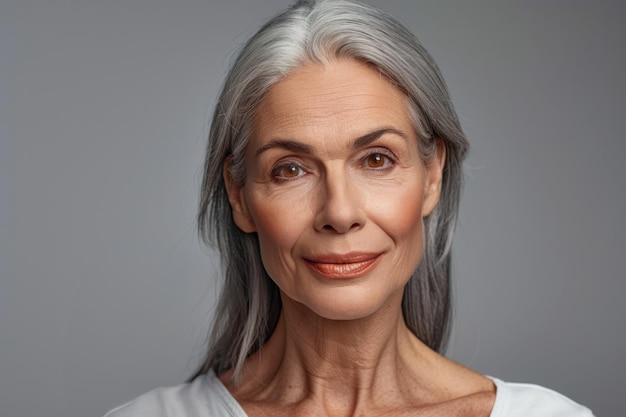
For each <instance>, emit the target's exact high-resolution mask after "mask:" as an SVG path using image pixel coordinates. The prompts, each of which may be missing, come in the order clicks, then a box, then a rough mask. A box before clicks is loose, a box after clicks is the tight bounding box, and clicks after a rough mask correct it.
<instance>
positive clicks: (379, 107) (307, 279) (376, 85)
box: [225, 60, 444, 319]
mask: <svg viewBox="0 0 626 417" xmlns="http://www.w3.org/2000/svg"><path fill="white" fill-rule="evenodd" d="M443 160H444V151H443V147H439V152H438V154H437V156H436V157H435V158H434V159H433V161H432V162H429V163H428V164H427V165H425V164H424V163H423V162H422V161H421V159H420V156H419V153H418V149H417V138H416V133H415V131H414V128H413V126H412V123H411V120H410V117H409V113H408V110H407V99H406V97H405V96H404V95H403V93H401V92H400V91H399V90H398V89H396V88H395V87H394V86H392V85H391V84H390V83H389V81H388V80H387V79H386V78H385V77H384V76H382V75H381V74H379V73H378V72H377V71H375V70H373V69H372V68H370V67H368V66H366V65H364V64H361V63H358V62H356V61H352V60H337V61H333V62H331V63H328V64H325V65H324V66H321V65H317V64H309V65H307V66H304V67H303V68H302V69H300V70H298V71H297V72H295V73H294V74H292V75H289V76H288V77H286V78H284V79H283V80H282V81H280V82H279V83H277V84H276V85H275V86H273V87H272V88H271V89H270V90H269V92H268V94H267V95H266V96H265V98H264V99H263V101H262V103H261V104H260V106H259V107H258V111H257V113H256V115H255V119H254V122H253V135H252V137H251V139H250V143H249V145H248V146H247V149H246V153H245V163H246V170H247V176H246V181H245V184H243V185H237V184H235V183H234V182H233V181H232V180H231V179H230V177H229V175H228V173H227V172H226V173H225V177H226V183H227V189H228V192H229V199H230V202H231V205H232V208H233V215H234V219H235V222H236V223H237V225H238V226H239V227H240V228H241V229H242V230H243V231H245V232H250V233H251V232H256V233H257V235H258V238H259V242H260V247H261V255H262V259H263V264H264V266H265V269H266V270H267V272H268V274H269V275H270V277H272V279H273V280H274V281H275V282H276V284H277V285H278V286H279V287H280V289H281V291H282V293H283V297H285V296H286V297H289V299H291V300H293V301H295V302H297V303H300V304H302V305H304V306H306V307H308V308H309V309H310V310H312V311H314V312H315V313H317V314H318V315H320V316H322V317H325V318H328V319H357V318H361V317H365V316H368V315H370V314H372V313H374V312H376V311H378V310H380V309H382V308H383V307H385V306H386V305H389V304H390V303H396V302H397V303H399V300H401V297H402V292H403V287H404V285H405V284H406V282H407V280H408V279H409V277H410V276H411V274H412V273H413V271H414V270H415V268H416V267H417V265H418V263H419V262H420V259H421V256H422V250H423V244H424V239H423V226H422V218H423V217H424V216H426V215H428V214H429V213H430V212H431V211H432V210H433V208H434V207H435V206H436V204H437V201H438V199H439V188H440V182H441V170H442V165H443Z"/></svg>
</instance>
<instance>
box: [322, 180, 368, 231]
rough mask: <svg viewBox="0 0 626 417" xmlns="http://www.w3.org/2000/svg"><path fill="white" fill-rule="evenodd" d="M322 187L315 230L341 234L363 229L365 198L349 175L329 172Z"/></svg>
mask: <svg viewBox="0 0 626 417" xmlns="http://www.w3.org/2000/svg"><path fill="white" fill-rule="evenodd" d="M339 171H343V170H339ZM320 185H321V187H320V188H321V189H320V190H319V193H318V198H319V200H318V210H317V214H316V217H315V229H316V230H317V231H319V232H331V233H339V234H344V233H348V232H350V231H355V230H359V229H361V228H362V227H363V226H364V224H365V215H364V210H363V209H364V207H363V204H364V196H363V194H362V192H360V191H359V189H358V187H357V186H356V184H355V183H354V181H351V180H350V177H349V175H346V173H345V172H328V171H327V172H326V175H325V178H324V180H323V181H322V182H321V183H320Z"/></svg>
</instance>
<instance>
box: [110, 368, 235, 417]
mask: <svg viewBox="0 0 626 417" xmlns="http://www.w3.org/2000/svg"><path fill="white" fill-rule="evenodd" d="M143 416H146V417H147V416H149V417H191V416H193V417H201V416H202V417H204V416H207V417H208V416H211V417H213V416H215V417H222V416H224V417H242V416H245V414H242V410H241V408H240V406H239V405H238V404H237V403H236V402H234V400H233V399H232V397H231V396H230V394H229V393H228V391H227V390H226V388H225V387H224V386H223V385H222V384H221V383H220V382H219V380H218V379H217V377H215V375H214V374H212V373H211V374H207V375H202V376H200V377H198V378H196V379H195V380H194V381H193V382H190V383H186V384H180V385H176V386H173V387H165V388H158V389H155V390H153V391H150V392H147V393H146V394H143V395H141V396H140V397H137V398H136V399H134V400H132V401H130V402H128V403H126V404H124V405H122V406H120V407H117V408H115V409H113V410H111V411H109V412H108V413H107V414H106V415H105V416H104V417H143Z"/></svg>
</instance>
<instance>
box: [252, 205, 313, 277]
mask: <svg viewBox="0 0 626 417" xmlns="http://www.w3.org/2000/svg"><path fill="white" fill-rule="evenodd" d="M249 207H250V212H251V214H252V217H253V220H254V223H255V225H256V232H257V236H258V238H259V245H260V248H261V258H262V260H263V264H264V266H265V269H266V270H267V272H268V273H269V274H270V276H272V277H273V278H275V277H276V274H277V272H278V271H279V270H282V269H285V268H286V269H290V270H291V269H293V268H294V267H295V265H294V262H293V258H292V254H293V253H294V249H295V247H296V243H297V242H298V239H299V238H300V236H302V233H303V230H302V228H303V224H305V220H304V219H303V212H302V211H299V210H298V208H299V207H298V206H296V205H294V204H285V203H281V202H278V201H275V200H269V199H263V198H257V199H255V198H252V199H250V200H249Z"/></svg>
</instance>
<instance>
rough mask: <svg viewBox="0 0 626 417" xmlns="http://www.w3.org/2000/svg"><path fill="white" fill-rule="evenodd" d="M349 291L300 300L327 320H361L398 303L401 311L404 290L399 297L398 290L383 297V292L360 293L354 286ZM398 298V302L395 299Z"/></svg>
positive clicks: (300, 302)
mask: <svg viewBox="0 0 626 417" xmlns="http://www.w3.org/2000/svg"><path fill="white" fill-rule="evenodd" d="M346 289H347V290H348V291H346V292H344V291H340V290H339V291H334V293H333V294H321V296H320V297H315V298H310V297H306V298H305V299H301V300H299V301H298V303H299V304H301V305H302V306H304V307H306V308H307V309H308V310H310V311H312V312H313V313H315V314H316V315H318V316H319V317H321V318H324V319H327V320H342V321H348V320H359V319H364V318H367V317H371V316H373V315H375V314H377V313H379V312H383V311H387V312H388V311H390V308H393V307H392V305H394V304H396V303H397V304H398V311H399V312H401V301H402V291H400V294H399V297H398V296H397V294H396V292H394V293H391V294H389V295H388V296H386V297H381V292H374V293H372V292H373V291H366V292H364V293H360V291H355V290H354V289H353V288H346ZM396 298H397V300H398V301H397V302H396V301H395V300H396Z"/></svg>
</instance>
